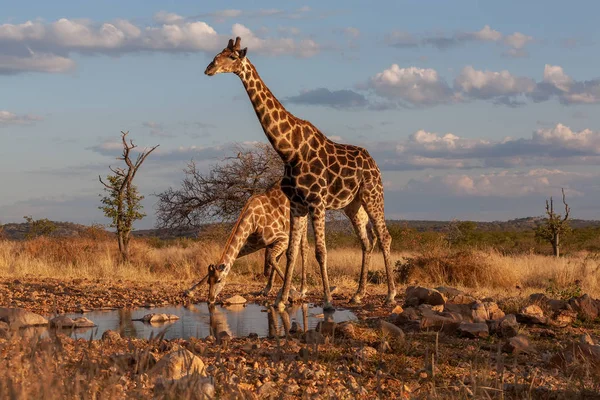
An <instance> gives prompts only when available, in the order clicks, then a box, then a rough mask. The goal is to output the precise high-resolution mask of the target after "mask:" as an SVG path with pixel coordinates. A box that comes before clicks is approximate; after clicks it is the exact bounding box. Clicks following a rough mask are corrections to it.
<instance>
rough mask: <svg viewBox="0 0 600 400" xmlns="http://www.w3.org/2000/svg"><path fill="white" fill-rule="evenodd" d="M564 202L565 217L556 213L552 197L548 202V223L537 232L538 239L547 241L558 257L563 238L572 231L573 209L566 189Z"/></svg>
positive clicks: (563, 190) (563, 194) (563, 196)
mask: <svg viewBox="0 0 600 400" xmlns="http://www.w3.org/2000/svg"><path fill="white" fill-rule="evenodd" d="M562 201H563V204H564V205H565V214H564V216H561V215H560V214H557V213H555V212H554V201H553V200H552V197H550V201H548V200H546V215H547V218H546V221H545V222H544V224H543V225H540V226H539V227H537V229H536V232H535V236H536V237H537V238H539V239H541V240H543V241H547V242H549V243H550V244H551V245H552V250H553V253H554V255H555V256H556V257H559V256H560V240H561V237H562V236H563V235H566V234H568V233H569V232H570V231H571V227H570V226H569V221H568V220H569V213H570V212H571V208H569V205H568V204H567V201H566V198H565V189H562Z"/></svg>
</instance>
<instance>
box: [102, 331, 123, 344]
mask: <svg viewBox="0 0 600 400" xmlns="http://www.w3.org/2000/svg"><path fill="white" fill-rule="evenodd" d="M119 339H121V334H120V333H119V332H117V331H113V330H110V329H109V330H107V331H104V333H103V334H102V340H104V341H107V342H116V341H118V340H119Z"/></svg>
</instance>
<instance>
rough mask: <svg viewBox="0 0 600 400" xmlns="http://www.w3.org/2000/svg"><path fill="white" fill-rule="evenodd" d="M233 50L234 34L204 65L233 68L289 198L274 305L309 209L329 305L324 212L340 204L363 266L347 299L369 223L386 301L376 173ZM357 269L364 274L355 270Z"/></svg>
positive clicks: (369, 161) (368, 241)
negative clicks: (283, 99) (294, 108)
mask: <svg viewBox="0 0 600 400" xmlns="http://www.w3.org/2000/svg"><path fill="white" fill-rule="evenodd" d="M246 54H247V48H244V49H241V38H240V37H237V38H236V39H235V42H234V41H233V40H229V43H228V45H227V47H226V48H224V49H223V51H221V52H220V53H218V54H217V55H216V56H215V57H214V59H213V61H212V62H211V63H210V64H209V65H208V66H207V67H206V70H205V71H204V72H205V74H206V75H209V76H213V75H216V74H219V73H227V72H229V73H233V74H236V75H237V76H238V77H239V78H240V79H241V81H242V83H243V85H244V88H245V89H246V92H247V93H248V97H249V99H250V102H251V103H252V106H253V107H254V111H255V112H256V116H257V117H258V120H259V121H260V124H261V126H262V128H263V131H264V133H265V135H266V136H267V139H268V140H269V142H270V143H271V145H272V146H273V148H274V149H275V151H276V152H277V153H278V154H279V156H280V157H281V159H282V160H283V162H284V176H283V179H282V181H281V190H282V191H283V193H285V195H286V196H287V198H288V199H289V200H290V211H291V218H290V235H289V238H290V239H289V240H290V242H289V246H288V250H287V264H286V270H285V280H284V283H283V287H282V289H281V292H280V295H279V296H278V299H277V302H276V305H277V306H278V307H279V308H282V307H285V304H286V303H287V300H288V298H289V292H290V288H291V281H292V275H293V272H294V263H295V259H296V257H297V254H298V247H299V246H298V244H299V243H300V240H301V234H302V232H301V228H302V226H303V225H302V221H303V220H306V216H307V215H309V214H310V216H311V219H312V224H313V230H314V233H315V252H316V257H317V261H318V263H319V266H320V271H321V279H322V283H323V295H324V305H323V308H325V309H332V308H333V307H332V304H331V300H332V298H331V293H330V287H329V277H328V274H327V247H326V245H325V210H338V209H343V210H344V212H345V213H346V215H347V216H348V217H349V218H350V221H351V222H352V224H353V226H354V229H355V231H356V233H357V235H358V236H359V238H360V240H361V245H362V248H363V268H362V270H361V271H362V272H361V278H360V281H359V288H358V291H357V293H356V295H355V299H356V300H357V301H360V298H361V297H362V296H363V295H364V294H365V290H366V289H365V287H366V268H365V265H367V266H368V264H369V262H370V256H371V250H372V248H373V245H374V240H373V239H372V238H371V236H370V230H369V229H368V224H369V222H370V223H371V224H372V227H373V228H374V231H375V235H376V237H377V239H379V242H380V246H381V249H382V252H383V257H384V261H385V270H386V274H387V284H388V295H387V299H386V302H387V303H394V302H395V297H396V288H395V284H394V277H393V271H392V264H391V258H390V246H391V240H392V239H391V236H390V234H389V232H388V230H387V226H386V224H385V217H384V200H383V184H382V180H381V172H380V171H379V167H378V166H377V163H376V162H375V160H374V159H373V158H372V157H371V156H370V154H369V153H368V152H367V150H365V149H363V148H361V147H358V146H353V145H347V144H339V143H335V142H333V141H331V140H329V139H328V138H327V137H326V136H325V135H324V134H323V133H321V131H319V129H317V128H316V127H315V126H314V125H313V124H311V123H310V122H308V121H305V120H302V119H300V118H297V117H295V116H294V115H292V114H291V113H290V112H288V111H287V110H286V109H285V107H284V106H283V105H282V104H281V103H280V102H279V100H277V98H276V97H275V96H274V95H273V93H271V91H270V90H269V88H268V87H267V85H265V83H264V82H263V81H262V79H261V78H260V76H259V75H258V72H257V71H256V68H255V67H254V65H252V63H251V62H250V60H248V58H247V57H246ZM363 274H364V276H362V275H363Z"/></svg>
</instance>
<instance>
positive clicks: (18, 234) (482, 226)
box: [2, 217, 600, 240]
mask: <svg viewBox="0 0 600 400" xmlns="http://www.w3.org/2000/svg"><path fill="white" fill-rule="evenodd" d="M543 221H544V218H543V217H527V218H517V219H511V220H509V221H492V222H475V223H476V226H477V228H476V229H477V230H478V231H484V232H489V231H496V232H508V231H510V232H514V231H529V230H532V229H534V228H535V227H536V226H538V225H540V224H541V223H542V222H543ZM52 223H53V224H54V225H56V227H57V229H56V230H55V231H54V232H53V233H52V235H51V236H54V237H76V236H82V235H85V233H86V232H87V231H88V230H89V228H90V227H89V226H86V225H80V224H74V223H71V222H61V221H52ZM387 223H388V225H401V226H403V227H407V228H412V229H416V230H417V231H420V232H425V231H434V232H441V231H444V230H445V229H447V227H448V224H450V223H451V221H425V220H388V221H387ZM570 223H571V227H572V228H574V229H578V228H588V227H600V221H597V220H583V219H573V220H570ZM2 227H3V229H4V234H5V235H6V237H8V238H9V239H13V240H21V239H24V238H25V235H26V234H27V232H28V230H29V225H28V224H27V223H10V224H5V225H2ZM230 227H231V224H221V223H215V224H206V225H204V226H203V227H202V228H200V229H183V230H165V229H141V230H136V231H133V235H135V236H138V237H159V238H161V239H170V238H177V237H197V236H198V234H199V233H200V234H201V235H212V234H214V233H223V231H225V234H227V233H228V232H229V229H230ZM327 228H328V229H331V230H334V231H347V232H352V226H351V225H350V222H349V221H348V220H347V219H346V218H341V219H337V220H334V221H328V222H327ZM107 232H108V231H107Z"/></svg>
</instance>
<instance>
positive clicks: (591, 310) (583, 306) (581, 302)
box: [0, 294, 600, 320]
mask: <svg viewBox="0 0 600 400" xmlns="http://www.w3.org/2000/svg"><path fill="white" fill-rule="evenodd" d="M569 305H570V306H571V307H572V308H573V310H575V311H576V312H577V314H578V315H579V318H581V319H582V320H594V319H596V318H598V317H600V300H595V299H593V298H591V297H590V296H589V295H587V294H584V295H583V296H580V297H572V298H570V299H569ZM0 319H1V316H0Z"/></svg>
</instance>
